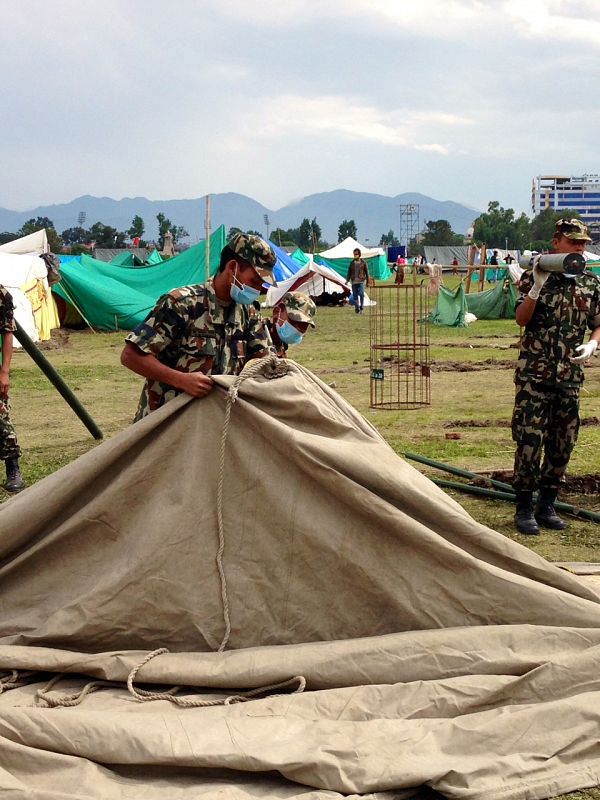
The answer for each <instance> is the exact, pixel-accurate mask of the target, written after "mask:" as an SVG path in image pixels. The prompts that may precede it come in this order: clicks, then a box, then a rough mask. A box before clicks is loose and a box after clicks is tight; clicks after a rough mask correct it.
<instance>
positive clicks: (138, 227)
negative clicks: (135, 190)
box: [127, 214, 145, 239]
mask: <svg viewBox="0 0 600 800" xmlns="http://www.w3.org/2000/svg"><path fill="white" fill-rule="evenodd" d="M144 230H145V226H144V220H143V219H142V218H141V217H140V216H139V214H136V215H135V217H134V218H133V219H132V220H131V227H130V228H129V229H128V231H127V234H128V236H129V238H130V239H135V238H136V237H139V238H140V239H141V238H142V236H143V235H144Z"/></svg>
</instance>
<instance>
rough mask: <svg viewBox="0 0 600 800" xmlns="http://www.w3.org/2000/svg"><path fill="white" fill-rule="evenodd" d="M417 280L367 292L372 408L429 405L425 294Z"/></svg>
mask: <svg viewBox="0 0 600 800" xmlns="http://www.w3.org/2000/svg"><path fill="white" fill-rule="evenodd" d="M416 279H417V277H416V275H413V282H412V283H405V284H395V285H393V286H374V287H373V288H371V289H369V295H370V298H371V300H372V301H374V302H375V305H374V306H371V308H370V327H369V344H370V365H371V373H370V382H371V402H370V406H371V408H384V409H415V408H422V407H423V406H428V405H431V388H430V374H431V370H430V358H429V326H428V324H427V321H426V320H427V317H428V314H429V295H428V293H427V288H426V285H425V282H424V281H421V282H419V283H417V282H416Z"/></svg>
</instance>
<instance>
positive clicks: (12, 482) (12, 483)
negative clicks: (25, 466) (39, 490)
mask: <svg viewBox="0 0 600 800" xmlns="http://www.w3.org/2000/svg"><path fill="white" fill-rule="evenodd" d="M4 463H5V464H6V481H5V483H4V488H5V489H6V491H7V492H10V493H11V494H15V493H16V492H20V491H21V489H24V488H25V481H24V480H23V477H22V476H21V470H20V469H19V459H18V458H17V457H16V456H13V457H12V458H5V459H4Z"/></svg>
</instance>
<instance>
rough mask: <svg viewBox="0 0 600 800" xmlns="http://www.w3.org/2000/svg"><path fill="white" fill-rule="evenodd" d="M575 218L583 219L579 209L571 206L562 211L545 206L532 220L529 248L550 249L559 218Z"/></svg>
mask: <svg viewBox="0 0 600 800" xmlns="http://www.w3.org/2000/svg"><path fill="white" fill-rule="evenodd" d="M573 218H575V219H581V215H580V213H579V211H575V210H573V209H570V208H566V209H563V210H561V211H555V210H554V209H553V208H545V209H544V210H543V211H541V212H540V213H539V214H537V215H536V216H535V217H534V218H533V219H532V220H531V224H530V227H529V249H530V250H549V249H550V246H551V244H552V237H553V236H554V227H555V225H556V222H557V220H559V219H573Z"/></svg>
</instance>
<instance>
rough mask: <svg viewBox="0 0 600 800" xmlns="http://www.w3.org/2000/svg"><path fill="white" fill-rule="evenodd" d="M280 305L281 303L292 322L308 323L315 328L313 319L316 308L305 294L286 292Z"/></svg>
mask: <svg viewBox="0 0 600 800" xmlns="http://www.w3.org/2000/svg"><path fill="white" fill-rule="evenodd" d="M279 302H280V303H283V305H284V306H285V310H286V311H287V315H288V317H289V318H290V319H291V320H292V321H293V322H308V324H309V325H312V327H313V328H314V327H315V323H314V322H313V317H314V315H315V314H316V313H317V307H316V305H315V303H314V301H313V300H311V299H310V297H309V296H308V295H307V294H303V293H302V292H286V293H285V294H284V295H283V297H282V298H281V300H280V301H279Z"/></svg>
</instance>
